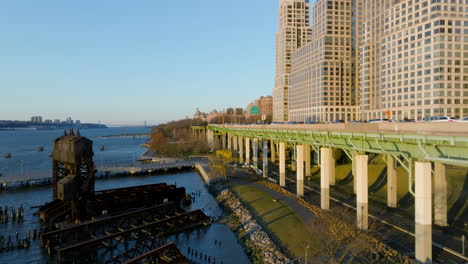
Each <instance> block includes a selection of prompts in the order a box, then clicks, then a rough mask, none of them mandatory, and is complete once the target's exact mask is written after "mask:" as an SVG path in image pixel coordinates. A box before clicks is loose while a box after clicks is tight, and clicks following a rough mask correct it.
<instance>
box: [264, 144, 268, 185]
mask: <svg viewBox="0 0 468 264" xmlns="http://www.w3.org/2000/svg"><path fill="white" fill-rule="evenodd" d="M267 177H268V140H263V178H267Z"/></svg>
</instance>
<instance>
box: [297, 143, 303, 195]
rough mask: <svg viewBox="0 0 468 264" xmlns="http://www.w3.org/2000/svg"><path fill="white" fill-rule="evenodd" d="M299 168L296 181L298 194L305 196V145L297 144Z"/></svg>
mask: <svg viewBox="0 0 468 264" xmlns="http://www.w3.org/2000/svg"><path fill="white" fill-rule="evenodd" d="M296 150H297V157H296V161H297V170H296V175H297V179H296V183H297V191H296V192H297V196H299V197H302V196H304V145H297V146H296Z"/></svg>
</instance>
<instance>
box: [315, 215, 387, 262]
mask: <svg viewBox="0 0 468 264" xmlns="http://www.w3.org/2000/svg"><path fill="white" fill-rule="evenodd" d="M317 221H318V226H317V230H320V232H318V234H317V238H318V240H319V242H320V245H321V248H320V252H321V254H320V257H319V258H320V260H321V261H322V262H323V263H332V264H340V263H352V262H354V261H356V257H364V256H367V255H369V254H372V253H374V254H375V253H380V252H377V251H376V248H378V247H377V245H382V243H380V242H378V241H377V240H376V239H374V238H373V237H375V236H377V235H378V236H382V233H379V234H377V233H378V230H377V223H376V222H374V221H370V222H369V228H368V230H361V229H359V228H357V227H356V225H355V224H354V223H355V221H356V213H355V212H354V211H352V210H351V209H347V208H343V207H335V208H333V209H331V210H329V211H328V212H326V213H324V214H323V216H322V217H321V218H320V219H319V220H317ZM385 232H388V231H385ZM384 247H385V246H384ZM380 250H385V248H380ZM384 255H385V254H384ZM377 257H378V256H377Z"/></svg>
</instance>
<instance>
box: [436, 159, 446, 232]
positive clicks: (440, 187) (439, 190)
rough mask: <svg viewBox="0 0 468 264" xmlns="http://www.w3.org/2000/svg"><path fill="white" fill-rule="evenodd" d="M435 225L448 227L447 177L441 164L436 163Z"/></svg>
mask: <svg viewBox="0 0 468 264" xmlns="http://www.w3.org/2000/svg"><path fill="white" fill-rule="evenodd" d="M434 223H435V224H436V225H439V226H447V176H446V168H445V165H444V164H442V163H440V162H435V163H434Z"/></svg>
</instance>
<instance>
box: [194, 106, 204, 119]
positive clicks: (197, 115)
mask: <svg viewBox="0 0 468 264" xmlns="http://www.w3.org/2000/svg"><path fill="white" fill-rule="evenodd" d="M206 116H207V114H205V113H203V112H201V111H200V109H199V108H197V109H196V110H195V114H193V119H201V120H203V121H206Z"/></svg>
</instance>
